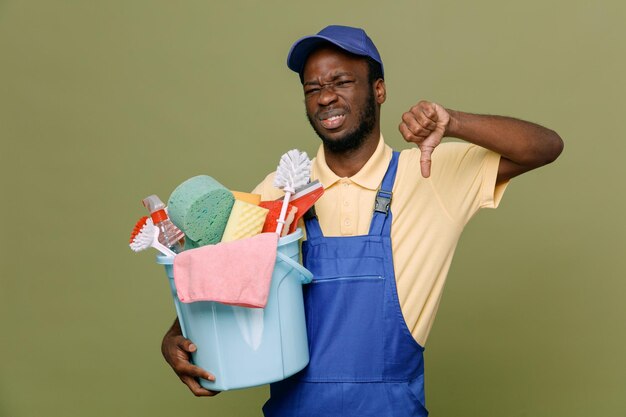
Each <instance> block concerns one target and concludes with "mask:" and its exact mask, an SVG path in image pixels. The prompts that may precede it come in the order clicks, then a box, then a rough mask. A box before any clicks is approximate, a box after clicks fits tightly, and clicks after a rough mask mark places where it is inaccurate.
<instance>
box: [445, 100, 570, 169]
mask: <svg viewBox="0 0 626 417" xmlns="http://www.w3.org/2000/svg"><path fill="white" fill-rule="evenodd" d="M447 111H448V113H449V114H450V123H449V124H448V127H447V129H446V133H445V135H446V136H450V137H455V138H459V139H463V140H466V141H468V142H471V143H474V144H476V145H479V146H482V147H484V148H487V149H489V150H492V151H494V152H496V153H498V154H500V155H502V156H503V157H504V158H506V159H507V160H509V161H511V162H512V163H514V164H515V165H517V166H519V169H520V171H521V172H525V171H528V170H531V169H533V168H537V167H540V166H542V165H546V164H549V163H550V162H552V161H554V160H555V159H556V158H557V157H558V156H559V154H560V153H561V151H562V150H563V140H562V139H561V137H560V136H559V135H558V134H557V133H556V132H554V131H553V130H550V129H547V128H545V127H542V126H539V125H537V124H535V123H531V122H526V121H523V120H518V119H514V118H511V117H504V116H489V115H478V114H471V113H464V112H460V111H456V110H447ZM521 172H519V173H521ZM519 173H516V175H518V174H519Z"/></svg>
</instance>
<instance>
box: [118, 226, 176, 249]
mask: <svg viewBox="0 0 626 417" xmlns="http://www.w3.org/2000/svg"><path fill="white" fill-rule="evenodd" d="M129 246H130V248H131V249H132V250H134V251H135V252H141V251H143V250H146V249H148V248H149V247H153V248H154V249H156V250H158V251H159V252H161V253H162V254H163V255H165V256H176V254H175V253H174V252H172V251H171V250H170V249H168V248H167V247H165V246H164V245H162V244H161V243H159V228H158V227H156V226H155V225H154V223H153V222H152V219H151V218H150V217H148V216H143V217H142V218H141V219H139V221H138V222H137V224H135V228H134V229H133V232H132V233H131V235H130V244H129Z"/></svg>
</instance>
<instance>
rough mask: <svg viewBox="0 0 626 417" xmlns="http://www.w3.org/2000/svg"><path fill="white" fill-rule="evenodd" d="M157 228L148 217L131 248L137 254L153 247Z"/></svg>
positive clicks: (131, 243)
mask: <svg viewBox="0 0 626 417" xmlns="http://www.w3.org/2000/svg"><path fill="white" fill-rule="evenodd" d="M155 229H156V227H155V226H154V223H152V219H151V218H150V217H148V218H147V219H146V220H145V224H144V225H143V226H142V227H141V228H140V229H139V232H138V233H137V234H136V235H135V237H134V238H133V240H132V242H130V245H128V246H130V248H131V249H132V250H134V251H135V252H141V251H143V250H146V249H148V248H149V247H150V246H151V245H152V240H153V239H154V233H155Z"/></svg>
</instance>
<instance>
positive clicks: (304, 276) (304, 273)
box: [276, 251, 313, 284]
mask: <svg viewBox="0 0 626 417" xmlns="http://www.w3.org/2000/svg"><path fill="white" fill-rule="evenodd" d="M276 256H277V257H278V258H280V260H281V261H283V262H284V263H286V264H287V265H289V266H290V267H292V268H293V269H295V270H296V271H298V273H299V274H300V281H301V282H302V284H308V283H309V282H311V280H313V274H312V273H311V271H309V270H308V269H306V268H305V267H303V266H302V265H300V264H299V263H298V262H296V261H294V260H293V259H291V258H290V257H289V256H287V255H284V254H282V253H280V252H278V251H277V252H276Z"/></svg>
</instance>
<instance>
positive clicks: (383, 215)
mask: <svg viewBox="0 0 626 417" xmlns="http://www.w3.org/2000/svg"><path fill="white" fill-rule="evenodd" d="M399 156H400V153H399V152H396V151H394V152H393V154H392V156H391V162H389V167H388V168H387V172H386V173H385V176H384V178H383V181H382V184H381V185H380V189H379V190H378V192H377V193H376V200H375V203H374V214H373V215H372V223H371V224H370V232H369V234H370V235H375V236H380V235H382V234H383V232H384V234H385V235H386V236H389V234H390V231H391V198H392V194H393V193H392V192H391V191H392V190H393V184H394V182H395V180H396V171H397V170H398V158H399Z"/></svg>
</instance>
